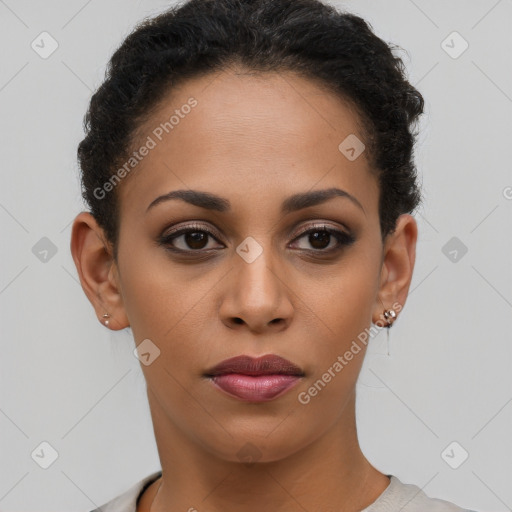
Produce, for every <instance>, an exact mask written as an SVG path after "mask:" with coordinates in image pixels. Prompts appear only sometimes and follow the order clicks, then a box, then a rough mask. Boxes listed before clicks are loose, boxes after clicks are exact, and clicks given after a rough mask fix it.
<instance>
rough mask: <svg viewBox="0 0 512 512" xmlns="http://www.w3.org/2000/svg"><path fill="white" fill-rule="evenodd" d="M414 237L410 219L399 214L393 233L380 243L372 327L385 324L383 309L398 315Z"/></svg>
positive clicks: (407, 282) (410, 269)
mask: <svg viewBox="0 0 512 512" xmlns="http://www.w3.org/2000/svg"><path fill="white" fill-rule="evenodd" d="M417 238H418V226H417V224H416V220H415V219H414V217H413V216H412V215H409V214H403V215H400V217H398V219H397V222H396V226H395V231H394V232H393V233H391V234H389V235H388V237H387V238H386V240H385V243H384V248H383V256H382V270H381V276H380V286H379V292H378V296H377V299H376V301H375V307H374V311H373V315H372V321H373V323H376V325H380V326H382V325H387V323H386V321H385V319H384V316H383V313H384V310H385V309H394V310H395V313H396V314H397V316H398V314H399V312H400V311H401V309H402V308H403V306H404V304H405V301H406V299H407V294H408V292H409V286H410V284H411V280H412V273H413V270H414V262H415V259H416V240H417ZM377 320H379V323H377Z"/></svg>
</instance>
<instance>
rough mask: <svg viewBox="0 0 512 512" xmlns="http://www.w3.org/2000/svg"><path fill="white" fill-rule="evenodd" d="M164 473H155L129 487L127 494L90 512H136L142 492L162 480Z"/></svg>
mask: <svg viewBox="0 0 512 512" xmlns="http://www.w3.org/2000/svg"><path fill="white" fill-rule="evenodd" d="M161 475H162V471H161V470H159V471H155V472H154V473H151V474H150V475H148V476H146V477H145V478H143V479H142V480H140V481H139V482H137V483H136V484H134V485H132V486H131V487H129V488H128V489H127V490H126V491H125V492H123V493H122V494H120V495H119V496H117V497H116V498H113V499H111V500H110V501H108V502H107V503H105V504H104V505H102V506H101V507H98V508H95V509H94V510H91V511H90V512H136V510H137V499H138V497H139V495H140V494H141V493H142V491H143V490H144V489H145V488H146V487H149V485H151V484H152V483H153V482H154V481H155V480H156V479H157V478H160V476H161Z"/></svg>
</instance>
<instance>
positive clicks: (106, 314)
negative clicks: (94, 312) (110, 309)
mask: <svg viewBox="0 0 512 512" xmlns="http://www.w3.org/2000/svg"><path fill="white" fill-rule="evenodd" d="M103 318H104V319H105V320H103V323H104V324H105V325H106V326H107V327H108V324H109V320H108V319H109V318H110V315H109V314H108V313H104V314H103Z"/></svg>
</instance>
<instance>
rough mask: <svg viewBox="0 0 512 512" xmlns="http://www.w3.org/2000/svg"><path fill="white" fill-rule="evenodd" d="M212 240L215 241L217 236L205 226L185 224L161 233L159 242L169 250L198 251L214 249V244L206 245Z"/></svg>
mask: <svg viewBox="0 0 512 512" xmlns="http://www.w3.org/2000/svg"><path fill="white" fill-rule="evenodd" d="M213 240H215V241H217V238H216V237H215V235H214V234H213V233H212V232H211V231H210V230H209V229H207V228H206V227H204V226H187V227H185V228H182V229H177V230H175V231H172V232H170V233H167V234H165V235H163V236H162V237H160V239H159V243H160V244H161V245H163V246H165V247H166V248H167V249H169V250H171V251H176V252H200V251H209V250H211V249H215V248H216V246H215V244H214V245H213V246H211V247H208V244H211V243H212V241H213Z"/></svg>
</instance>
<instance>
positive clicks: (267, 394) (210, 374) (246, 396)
mask: <svg viewBox="0 0 512 512" xmlns="http://www.w3.org/2000/svg"><path fill="white" fill-rule="evenodd" d="M204 376H205V377H207V378H208V379H209V380H210V381H211V382H212V384H214V385H215V387H216V388H217V389H219V390H221V391H223V392H224V393H226V394H228V395H229V396H231V397H234V398H237V399H239V400H242V401H246V402H267V401H269V400H274V399H275V398H278V397H280V396H282V395H283V394H285V393H286V392H287V391H289V390H290V389H291V388H292V387H294V386H295V385H296V384H297V383H298V382H299V381H300V380H301V379H302V378H303V377H304V376H305V373H304V371H303V370H302V369H301V368H300V367H299V366H297V365H295V364H294V363H292V362H291V361H288V360H287V359H284V358H282V357H280V356H277V355H272V354H271V355H266V356H262V357H259V358H253V357H250V356H237V357H233V358H230V359H226V360H225V361H222V362H221V363H219V364H218V365H216V366H214V367H213V368H211V369H209V370H208V371H207V372H206V373H205V374H204Z"/></svg>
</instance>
